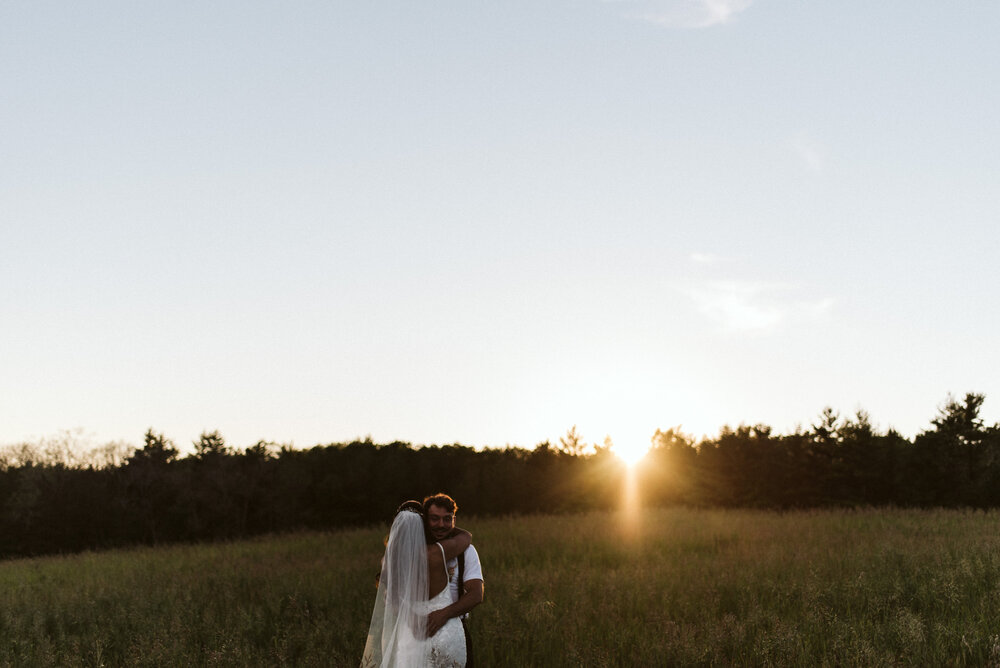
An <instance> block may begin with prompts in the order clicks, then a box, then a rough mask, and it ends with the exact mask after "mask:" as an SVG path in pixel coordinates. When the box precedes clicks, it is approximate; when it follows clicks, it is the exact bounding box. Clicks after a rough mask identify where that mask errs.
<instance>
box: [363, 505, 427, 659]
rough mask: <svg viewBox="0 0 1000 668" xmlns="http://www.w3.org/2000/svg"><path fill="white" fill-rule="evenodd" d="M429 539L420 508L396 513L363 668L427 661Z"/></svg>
mask: <svg viewBox="0 0 1000 668" xmlns="http://www.w3.org/2000/svg"><path fill="white" fill-rule="evenodd" d="M427 589H428V583H427V542H426V540H425V538H424V521H423V518H422V517H421V516H420V515H419V514H418V513H416V512H413V511H408V510H404V511H402V512H400V513H398V514H397V515H396V518H395V519H394V520H393V522H392V528H391V529H389V540H388V542H387V543H386V546H385V557H384V558H383V560H382V575H381V576H380V578H379V588H378V593H377V594H376V595H375V609H374V610H373V611H372V620H371V624H370V625H369V626H368V640H367V642H366V643H365V653H364V655H363V657H362V659H361V666H362V668H369V667H380V668H390V667H391V668H422V667H423V666H424V665H425V664H426V661H427V643H426V642H425V641H424V638H425V636H426V635H427V616H426V615H427V611H426V609H425V608H426V606H425V605H422V604H424V603H425V602H426V601H427Z"/></svg>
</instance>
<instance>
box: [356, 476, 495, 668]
mask: <svg viewBox="0 0 1000 668" xmlns="http://www.w3.org/2000/svg"><path fill="white" fill-rule="evenodd" d="M457 510H458V505H457V504H456V503H455V500H454V499H452V498H451V497H450V496H448V495H447V494H435V495H433V496H428V497H427V498H426V499H424V501H423V503H421V502H419V501H405V502H404V503H403V504H402V505H400V506H399V508H398V509H397V510H396V516H395V518H394V519H393V521H392V527H391V528H390V529H389V537H388V539H386V544H385V556H384V557H383V558H382V572H381V574H380V575H379V587H378V593H377V594H376V595H375V609H374V610H373V611H372V621H371V625H370V626H369V627H368V641H367V642H366V643H365V653H364V656H363V658H362V659H361V666H362V668H373V667H380V668H425V667H426V666H434V667H435V668H438V667H447V668H463V667H465V668H471V667H472V665H473V664H472V648H471V646H470V645H469V643H468V631H467V629H466V627H465V616H466V614H467V613H468V612H469V610H471V609H472V608H474V607H475V606H477V605H479V604H480V603H481V602H482V600H483V570H482V566H481V565H480V563H479V555H478V553H477V552H476V548H474V547H473V546H472V534H470V533H469V532H468V531H465V530H464V529H459V528H457V527H456V526H455V512H456V511H457Z"/></svg>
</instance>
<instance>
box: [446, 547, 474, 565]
mask: <svg viewBox="0 0 1000 668" xmlns="http://www.w3.org/2000/svg"><path fill="white" fill-rule="evenodd" d="M462 559H464V560H465V563H466V564H468V563H469V562H470V561H475V562H477V563H478V562H479V553H478V552H476V546H475V545H469V547H467V548H465V552H463V553H462ZM456 561H458V557H452V558H451V559H449V560H448V563H449V564H453V563H455V562H456Z"/></svg>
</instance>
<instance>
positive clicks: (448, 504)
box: [424, 492, 458, 516]
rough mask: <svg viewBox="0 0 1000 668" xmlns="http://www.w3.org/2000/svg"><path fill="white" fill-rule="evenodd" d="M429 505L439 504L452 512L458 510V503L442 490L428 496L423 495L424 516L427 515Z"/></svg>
mask: <svg viewBox="0 0 1000 668" xmlns="http://www.w3.org/2000/svg"><path fill="white" fill-rule="evenodd" d="M431 506H440V507H442V508H444V509H445V510H447V511H448V512H449V513H452V514H454V513H456V512H458V504H457V503H455V499H453V498H451V497H450V496H448V495H447V494H445V493H444V492H438V493H437V494H432V495H430V496H427V497H424V515H425V516H426V515H427V511H428V510H430V507H431Z"/></svg>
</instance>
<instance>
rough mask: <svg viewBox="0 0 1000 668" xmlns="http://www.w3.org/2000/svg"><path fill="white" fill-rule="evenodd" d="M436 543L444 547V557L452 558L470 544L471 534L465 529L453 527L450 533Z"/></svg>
mask: <svg viewBox="0 0 1000 668" xmlns="http://www.w3.org/2000/svg"><path fill="white" fill-rule="evenodd" d="M438 544H439V545H440V546H441V547H443V548H444V556H445V559H454V558H455V557H457V556H458V555H460V554H462V553H463V552H465V548H467V547H469V545H471V544H472V534H471V533H469V532H468V531H466V530H465V529H459V528H457V527H456V528H455V529H454V530H452V532H451V535H450V536H448V537H447V538H445V539H444V540H439V541H438Z"/></svg>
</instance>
